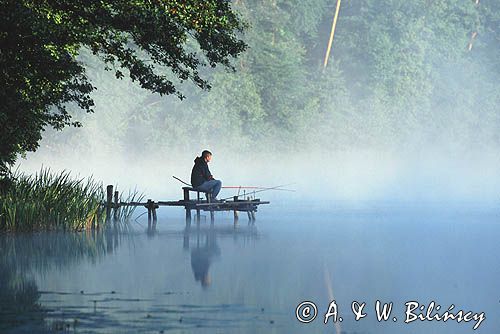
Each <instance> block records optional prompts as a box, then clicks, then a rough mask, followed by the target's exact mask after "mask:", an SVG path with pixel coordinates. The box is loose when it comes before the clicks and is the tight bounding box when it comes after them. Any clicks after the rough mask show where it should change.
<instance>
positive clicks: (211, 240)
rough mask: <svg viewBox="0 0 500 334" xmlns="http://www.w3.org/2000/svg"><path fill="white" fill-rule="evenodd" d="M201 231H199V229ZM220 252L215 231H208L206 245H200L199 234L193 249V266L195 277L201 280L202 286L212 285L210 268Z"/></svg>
mask: <svg viewBox="0 0 500 334" xmlns="http://www.w3.org/2000/svg"><path fill="white" fill-rule="evenodd" d="M198 232H199V231H198ZM219 254H220V249H219V247H218V246H217V243H216V240H215V231H214V229H212V228H211V229H210V230H209V231H208V232H207V236H206V239H205V245H204V246H203V247H200V235H199V233H198V234H197V241H196V248H195V249H193V250H192V251H191V268H193V274H194V279H195V280H196V281H197V282H198V281H200V283H201V286H202V287H204V288H206V287H208V286H209V285H210V283H211V279H210V273H209V272H208V269H209V268H210V264H211V263H212V260H213V258H214V257H215V256H217V255H219Z"/></svg>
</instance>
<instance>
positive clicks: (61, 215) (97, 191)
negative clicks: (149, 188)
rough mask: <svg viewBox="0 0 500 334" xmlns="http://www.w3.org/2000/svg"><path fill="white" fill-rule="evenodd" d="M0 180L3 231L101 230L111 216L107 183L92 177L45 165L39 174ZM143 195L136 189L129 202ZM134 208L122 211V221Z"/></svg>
mask: <svg viewBox="0 0 500 334" xmlns="http://www.w3.org/2000/svg"><path fill="white" fill-rule="evenodd" d="M0 181H1V182H2V187H0V232H31V231H48V230H63V231H81V230H85V229H94V228H95V229H100V228H103V227H104V226H105V225H106V224H107V222H108V221H109V219H110V218H111V217H107V216H106V207H105V202H106V191H105V189H104V187H103V184H102V182H98V181H96V180H94V179H93V178H92V177H88V178H75V177H73V176H72V175H71V173H70V172H68V171H62V172H59V173H55V172H52V171H51V170H50V169H48V168H42V169H41V170H40V171H39V172H38V173H36V174H35V175H27V174H25V173H22V172H15V173H14V174H12V175H11V176H10V177H7V178H4V179H2V180H0ZM141 197H142V195H139V194H138V192H137V191H132V192H129V194H128V199H127V200H126V201H133V200H137V198H141ZM134 209H135V207H125V208H124V209H123V210H120V214H119V216H118V221H124V222H126V221H127V220H128V219H129V218H130V217H131V216H132V214H133V212H134Z"/></svg>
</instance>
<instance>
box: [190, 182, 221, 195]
mask: <svg viewBox="0 0 500 334" xmlns="http://www.w3.org/2000/svg"><path fill="white" fill-rule="evenodd" d="M221 187H222V182H221V181H219V180H209V181H205V182H203V183H202V184H200V185H199V186H198V187H196V188H195V189H196V190H199V191H203V192H206V193H211V194H212V198H216V197H217V195H218V194H219V192H220V188H221Z"/></svg>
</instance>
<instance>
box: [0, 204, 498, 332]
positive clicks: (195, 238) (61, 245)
mask: <svg viewBox="0 0 500 334" xmlns="http://www.w3.org/2000/svg"><path fill="white" fill-rule="evenodd" d="M159 213H160V215H159V220H158V223H157V225H156V227H155V226H152V227H151V228H149V229H148V226H147V221H144V220H142V217H141V218H140V219H139V220H138V222H133V223H131V224H130V227H129V228H128V229H123V228H121V229H118V228H116V229H114V228H111V229H108V230H106V231H104V232H102V233H78V234H76V233H68V234H63V233H37V234H27V235H15V236H13V235H4V236H0V250H1V259H0V288H1V291H0V332H5V333H28V332H30V333H33V332H43V331H45V332H71V333H72V332H76V333H136V332H141V333H162V332H163V333H167V332H168V333H303V332H311V333H497V330H498V328H500V289H499V287H500V284H499V282H500V261H498V255H499V254H500V243H499V235H500V227H499V226H500V224H499V221H500V213H499V212H498V210H497V209H491V208H484V207H478V206H470V207H469V206H467V205H456V206H453V207H451V206H450V207H446V208H443V207H440V206H433V207H426V208H410V207H405V206H401V205H391V204H388V203H378V204H374V203H371V204H369V203H368V204H364V205H356V206H352V205H336V206H332V207H330V208H328V209H320V208H310V207H302V208H297V209H295V211H294V212H291V211H290V210H287V208H286V207H284V206H283V207H280V206H279V205H277V206H274V207H273V206H270V207H267V208H264V209H262V212H259V214H258V217H257V218H258V220H257V222H256V223H255V224H248V222H247V220H246V217H243V216H241V218H240V221H239V223H238V224H237V225H233V221H232V215H229V214H218V215H217V216H216V221H215V224H214V225H211V224H210V223H209V222H206V221H202V222H201V224H200V225H199V226H198V225H196V224H195V223H193V224H191V226H186V224H185V222H184V220H183V218H182V217H183V213H182V211H176V210H169V209H163V211H162V210H160V212H159ZM332 300H335V301H336V306H337V312H338V316H339V317H342V320H343V321H342V322H340V321H338V322H337V323H336V324H334V323H333V317H332V318H330V319H329V321H328V323H327V324H326V325H325V324H324V323H323V319H324V314H325V313H326V312H327V310H328V306H329V304H330V302H331V301H332ZM377 300H380V301H381V302H383V303H390V302H392V303H393V309H392V313H391V315H390V317H389V319H388V320H387V321H381V322H378V321H377V318H376V312H375V303H376V301H377ZM302 301H311V302H314V303H315V304H316V307H317V310H318V315H317V318H316V319H315V320H314V321H312V322H311V323H309V324H303V323H300V322H299V321H298V320H297V319H296V307H297V306H298V305H299V304H300V303H301V302H302ZM353 301H357V302H359V304H361V303H363V302H365V303H366V306H365V308H364V309H363V311H364V313H366V317H364V318H363V319H360V320H359V321H356V320H355V316H354V314H353V312H352V311H351V303H352V302H353ZM409 301H415V302H418V303H419V305H424V306H425V310H424V311H421V312H422V313H423V314H424V315H425V312H426V310H427V307H428V305H429V303H430V302H432V301H434V302H435V303H436V304H439V305H440V306H441V309H440V311H438V312H437V313H438V314H442V313H443V312H444V311H446V310H448V308H449V307H450V306H451V305H454V306H455V307H454V309H453V310H452V312H453V313H456V312H457V311H458V310H463V311H465V312H467V311H472V312H473V314H476V315H479V314H480V313H481V312H484V316H485V320H483V321H482V323H480V326H479V328H478V329H477V330H475V331H474V330H473V327H474V325H475V324H476V323H477V322H478V321H477V320H471V321H469V322H465V321H462V322H460V323H458V322H457V321H453V320H448V321H447V322H443V321H436V320H434V321H420V320H417V321H413V322H411V323H408V324H405V323H404V320H405V311H406V306H405V303H406V302H409ZM302 310H303V309H301V311H302ZM332 310H333V309H332ZM414 312H415V313H416V312H417V310H415V311H414ZM435 313H436V311H435V310H434V311H433V312H432V313H431V314H435ZM417 314H418V313H417ZM394 318H396V321H394Z"/></svg>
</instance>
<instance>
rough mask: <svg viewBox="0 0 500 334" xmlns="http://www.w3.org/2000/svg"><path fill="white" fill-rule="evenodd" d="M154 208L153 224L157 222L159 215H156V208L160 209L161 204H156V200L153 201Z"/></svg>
mask: <svg viewBox="0 0 500 334" xmlns="http://www.w3.org/2000/svg"><path fill="white" fill-rule="evenodd" d="M151 206H152V210H153V224H156V221H157V220H158V217H157V216H156V209H158V208H159V207H160V206H159V205H158V204H155V203H154V202H151Z"/></svg>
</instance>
